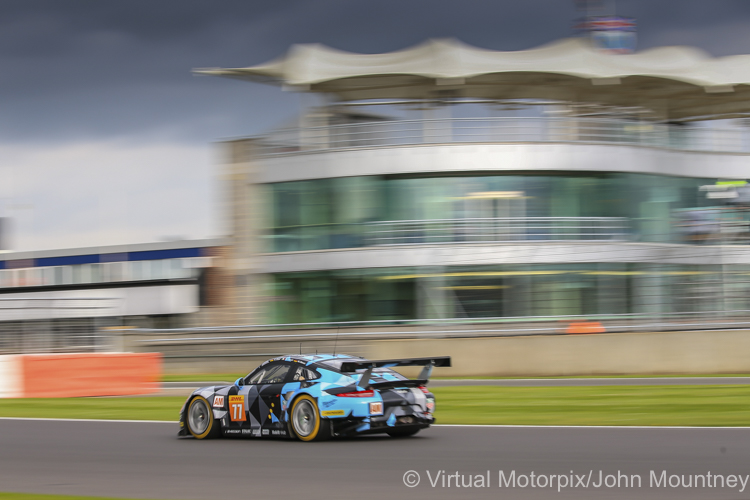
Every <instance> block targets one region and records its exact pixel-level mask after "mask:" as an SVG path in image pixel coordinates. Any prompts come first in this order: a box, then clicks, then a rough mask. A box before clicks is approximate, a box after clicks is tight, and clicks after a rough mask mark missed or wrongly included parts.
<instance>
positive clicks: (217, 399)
mask: <svg viewBox="0 0 750 500" xmlns="http://www.w3.org/2000/svg"><path fill="white" fill-rule="evenodd" d="M214 408H224V396H214Z"/></svg>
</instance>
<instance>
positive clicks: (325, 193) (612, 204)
mask: <svg viewBox="0 0 750 500" xmlns="http://www.w3.org/2000/svg"><path fill="white" fill-rule="evenodd" d="M717 180H718V179H715V178H702V179H698V178H681V177H669V176H659V175H645V174H629V173H585V174H572V173H570V172H566V173H560V174H556V173H545V174H536V173H528V174H523V175H519V174H518V173H514V174H513V175H476V176H474V175H466V174H463V175H461V176H442V177H418V178H414V177H389V176H381V177H379V176H370V177H349V178H334V179H316V180H309V181H298V182H284V183H276V184H269V185H268V187H269V189H270V191H271V195H272V196H271V198H272V203H271V213H270V217H269V219H268V220H267V234H268V237H269V245H268V248H267V251H269V252H289V251H304V250H320V249H333V248H355V247H362V246H372V245H384V244H415V243H453V242H472V241H474V242H476V241H508V240H560V239H564V240H597V239H599V240H601V239H618V240H626V241H641V242H671V243H691V242H705V241H706V240H709V239H712V238H713V239H716V235H717V233H719V231H718V230H717V229H716V228H718V225H717V224H719V222H721V221H729V220H731V221H735V222H736V230H735V231H734V232H733V233H732V234H733V236H732V237H733V238H736V239H744V237H745V235H746V234H748V233H750V231H748V229H747V228H748V227H750V224H749V221H750V218H748V216H747V210H745V208H743V206H739V207H738V206H737V205H731V204H728V203H726V202H725V201H726V200H719V199H715V198H712V199H709V198H708V197H707V196H706V192H705V191H701V186H706V185H714V184H715V183H716V182H717ZM744 206H745V207H746V206H747V205H744ZM722 237H726V235H724V236H722Z"/></svg>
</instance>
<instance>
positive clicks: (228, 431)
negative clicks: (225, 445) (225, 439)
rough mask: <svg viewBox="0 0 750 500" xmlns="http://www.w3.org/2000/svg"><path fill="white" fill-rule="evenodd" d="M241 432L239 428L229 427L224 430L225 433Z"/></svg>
mask: <svg viewBox="0 0 750 500" xmlns="http://www.w3.org/2000/svg"><path fill="white" fill-rule="evenodd" d="M239 433H240V430H239V429H227V430H225V431H224V434H239Z"/></svg>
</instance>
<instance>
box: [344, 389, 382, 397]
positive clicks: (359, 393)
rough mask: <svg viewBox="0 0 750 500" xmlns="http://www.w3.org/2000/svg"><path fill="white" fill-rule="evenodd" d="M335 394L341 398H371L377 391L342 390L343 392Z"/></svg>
mask: <svg viewBox="0 0 750 500" xmlns="http://www.w3.org/2000/svg"><path fill="white" fill-rule="evenodd" d="M334 396H336V397H339V398H371V397H373V396H375V391H372V390H370V391H352V392H342V393H341V394H334Z"/></svg>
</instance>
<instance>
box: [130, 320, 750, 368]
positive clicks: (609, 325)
mask: <svg viewBox="0 0 750 500" xmlns="http://www.w3.org/2000/svg"><path fill="white" fill-rule="evenodd" d="M577 322H588V323H592V322H596V323H599V324H600V325H601V326H602V328H603V329H604V330H605V331H606V333H615V332H659V331H695V330H703V331H706V332H707V333H709V332H710V331H711V330H740V329H748V328H750V310H736V311H707V312H680V313H661V314H658V313H655V314H645V313H628V314H600V315H585V316H584V315H571V316H547V317H496V318H444V319H418V320H416V319H415V320H401V321H395V320H376V321H348V322H327V323H288V324H269V325H242V326H216V327H201V328H179V329H164V330H154V329H134V330H130V331H129V332H128V333H127V334H128V335H129V336H133V339H131V340H130V343H131V345H132V346H133V348H134V349H135V350H138V351H160V352H163V353H164V354H165V355H164V357H165V358H233V357H235V358H246V357H251V358H252V357H264V356H266V357H268V356H274V355H281V354H289V353H293V352H296V351H297V350H298V349H303V350H304V351H305V352H313V351H314V350H315V349H321V351H320V352H327V351H330V350H331V349H336V347H335V346H336V345H337V346H338V347H339V348H342V347H344V346H345V348H346V349H348V351H346V350H344V351H341V352H349V353H355V352H357V350H358V349H359V347H361V346H362V343H363V342H367V341H372V340H384V339H423V340H428V339H444V338H480V337H525V336H535V335H567V334H569V333H570V331H569V326H570V325H571V323H577ZM279 329H281V330H287V331H286V332H279V331H278V330H279ZM300 330H301V331H300ZM302 345H304V347H302Z"/></svg>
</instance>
